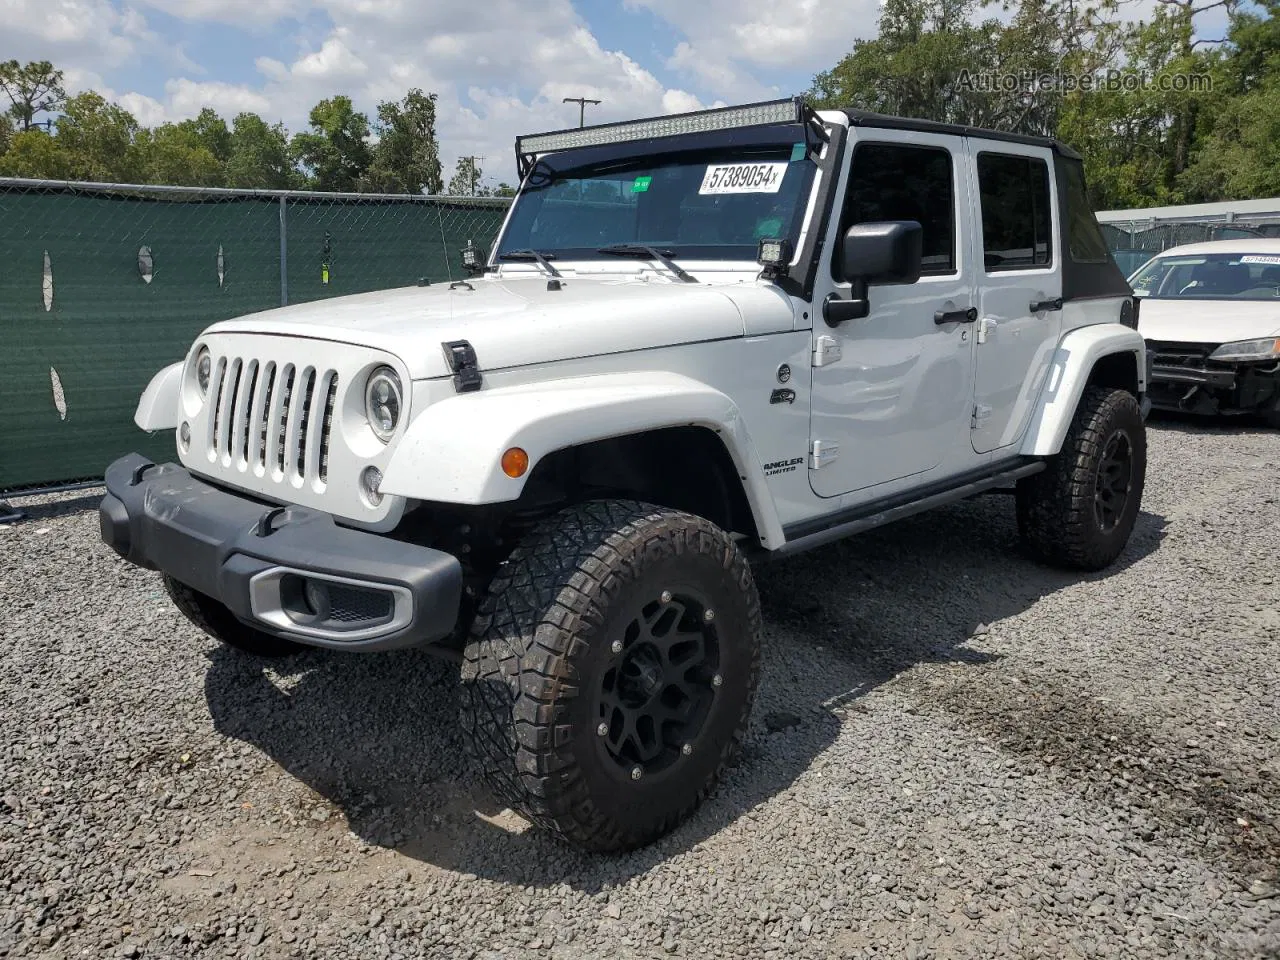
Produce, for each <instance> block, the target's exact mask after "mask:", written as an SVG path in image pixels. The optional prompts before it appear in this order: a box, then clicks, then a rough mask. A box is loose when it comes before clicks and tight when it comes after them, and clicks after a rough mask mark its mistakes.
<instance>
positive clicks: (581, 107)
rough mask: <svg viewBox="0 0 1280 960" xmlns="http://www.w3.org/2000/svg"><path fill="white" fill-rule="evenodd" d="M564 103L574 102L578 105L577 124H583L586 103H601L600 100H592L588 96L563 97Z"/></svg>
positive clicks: (585, 116)
mask: <svg viewBox="0 0 1280 960" xmlns="http://www.w3.org/2000/svg"><path fill="white" fill-rule="evenodd" d="M562 102H564V103H576V104H577V105H578V126H580V127H581V126H584V125H585V123H586V119H587V104H588V103H589V104H591V105H593V106H595V105H597V104H600V103H603V102H604V101H602V100H592V99H590V98H588V97H565V98H564V100H563V101H562Z"/></svg>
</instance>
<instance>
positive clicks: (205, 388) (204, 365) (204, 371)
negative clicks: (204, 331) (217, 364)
mask: <svg viewBox="0 0 1280 960" xmlns="http://www.w3.org/2000/svg"><path fill="white" fill-rule="evenodd" d="M212 373H213V357H211V356H210V355H209V348H208V347H201V348H200V351H199V352H198V353H197V354H196V383H197V384H199V385H200V393H201V394H206V393H208V392H209V376H210V374H212Z"/></svg>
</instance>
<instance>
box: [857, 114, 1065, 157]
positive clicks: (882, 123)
mask: <svg viewBox="0 0 1280 960" xmlns="http://www.w3.org/2000/svg"><path fill="white" fill-rule="evenodd" d="M843 112H844V115H845V116H846V117H848V118H849V123H850V124H851V125H852V126H855V127H883V128H888V129H890V130H916V131H918V132H920V133H947V134H951V135H952V136H955V137H980V138H982V139H983V140H1003V141H1004V142H1005V143H1025V144H1027V145H1029V146H1033V147H1048V148H1049V149H1050V150H1053V151H1054V152H1055V153H1059V154H1061V155H1062V156H1064V157H1070V158H1071V159H1072V160H1079V159H1081V157H1080V154H1078V153H1076V152H1075V151H1074V150H1072V149H1071V148H1070V147H1069V146H1067V145H1066V144H1065V143H1063V142H1062V141H1061V140H1055V139H1053V138H1052V137H1034V136H1031V135H1030V134H1025V133H1005V132H1004V131H1002V130H986V129H983V128H982V127H966V126H964V125H963V124H959V123H941V122H940V121H937V120H916V119H913V118H911V117H893V116H890V115H889V114H887V113H872V112H871V111H870V110H855V109H853V108H846V109H845V110H844V111H843Z"/></svg>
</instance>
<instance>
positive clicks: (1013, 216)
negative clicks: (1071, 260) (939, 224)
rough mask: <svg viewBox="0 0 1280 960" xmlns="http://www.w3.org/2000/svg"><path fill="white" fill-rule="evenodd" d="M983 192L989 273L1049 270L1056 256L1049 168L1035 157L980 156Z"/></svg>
mask: <svg viewBox="0 0 1280 960" xmlns="http://www.w3.org/2000/svg"><path fill="white" fill-rule="evenodd" d="M978 190H979V193H980V195H981V198H982V254H983V262H984V263H985V264H986V268H987V269H988V270H992V271H994V270H1026V269H1029V268H1032V267H1043V266H1047V265H1048V264H1049V262H1050V261H1051V260H1052V257H1053V244H1052V239H1051V236H1050V229H1051V225H1052V219H1051V217H1050V215H1049V166H1048V164H1046V163H1045V162H1044V161H1043V160H1037V159H1035V158H1033V157H1014V156H1008V155H1005V154H1000V153H980V154H978Z"/></svg>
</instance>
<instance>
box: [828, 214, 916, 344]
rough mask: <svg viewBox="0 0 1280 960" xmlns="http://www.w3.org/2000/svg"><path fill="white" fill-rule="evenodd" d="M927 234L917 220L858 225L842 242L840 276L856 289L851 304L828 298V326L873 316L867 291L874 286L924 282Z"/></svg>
mask: <svg viewBox="0 0 1280 960" xmlns="http://www.w3.org/2000/svg"><path fill="white" fill-rule="evenodd" d="M923 249H924V233H923V230H922V228H921V227H920V224H919V223H918V222H917V221H915V220H884V221H878V222H872V223H855V224H854V225H853V226H852V227H850V228H849V229H848V230H847V231H846V232H845V235H844V236H843V237H842V238H841V240H840V275H841V276H842V277H843V278H844V279H845V280H846V281H848V283H849V284H850V285H851V286H852V287H853V289H852V290H851V291H850V297H849V299H848V300H839V299H836V298H835V297H834V295H833V296H831V297H828V298H827V300H826V302H825V303H823V305H822V316H823V319H825V320H826V321H827V325H828V326H832V327H834V326H837V325H839V324H841V323H843V322H844V321H846V320H859V319H861V318H862V317H865V316H866V315H867V314H868V313H870V312H871V304H870V302H869V301H868V300H867V287H868V286H869V285H871V284H873V283H885V284H887V283H915V282H916V281H917V280H919V279H920V261H921V257H922V256H923Z"/></svg>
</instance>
